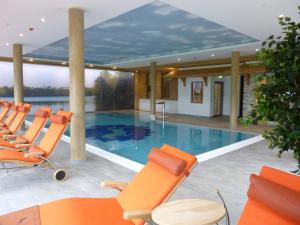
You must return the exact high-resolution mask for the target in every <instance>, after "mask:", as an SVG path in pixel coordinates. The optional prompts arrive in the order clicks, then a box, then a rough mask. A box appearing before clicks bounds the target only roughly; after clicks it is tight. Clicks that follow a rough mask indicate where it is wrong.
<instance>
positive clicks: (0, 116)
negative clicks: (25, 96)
mask: <svg viewBox="0 0 300 225" xmlns="http://www.w3.org/2000/svg"><path fill="white" fill-rule="evenodd" d="M2 102H3V106H2V111H1V113H0V121H3V119H4V118H5V116H6V114H7V113H8V111H9V109H10V107H11V105H12V104H11V103H10V102H6V101H2Z"/></svg>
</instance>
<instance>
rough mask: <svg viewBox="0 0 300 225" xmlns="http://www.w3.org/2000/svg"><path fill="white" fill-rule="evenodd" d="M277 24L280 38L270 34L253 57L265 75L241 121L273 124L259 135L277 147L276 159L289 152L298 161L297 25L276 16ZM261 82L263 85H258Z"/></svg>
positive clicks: (299, 48)
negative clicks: (269, 122) (265, 70)
mask: <svg viewBox="0 0 300 225" xmlns="http://www.w3.org/2000/svg"><path fill="white" fill-rule="evenodd" d="M298 9H299V11H300V6H299V7H298ZM278 23H279V25H280V26H281V28H282V33H283V35H281V36H278V37H274V35H270V36H269V37H268V38H267V40H265V41H264V42H263V43H262V49H261V50H260V52H258V54H257V57H258V59H259V61H260V62H262V63H263V64H264V65H265V66H266V68H267V71H268V72H267V73H265V74H262V75H260V76H258V77H257V82H258V83H257V85H256V86H255V87H254V89H253V94H254V96H255V97H256V99H257V102H256V105H255V106H254V107H253V111H252V112H251V113H250V114H249V116H248V117H247V118H246V119H244V120H243V121H242V122H243V123H244V124H251V123H252V124H253V123H257V122H258V121H259V120H271V121H274V122H276V125H275V126H274V127H273V128H272V129H271V130H268V131H266V132H265V133H264V134H263V136H264V137H265V138H266V139H267V140H268V142H269V146H270V148H278V149H279V150H278V156H281V154H282V153H283V152H285V151H289V150H292V151H294V156H295V158H296V159H297V160H298V161H299V162H300V23H297V22H294V21H292V19H291V18H290V17H279V18H278ZM262 80H265V81H266V83H265V84H260V81H262Z"/></svg>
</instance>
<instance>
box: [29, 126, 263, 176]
mask: <svg viewBox="0 0 300 225" xmlns="http://www.w3.org/2000/svg"><path fill="white" fill-rule="evenodd" d="M31 124H32V123H31V122H30V121H27V120H26V121H25V125H27V126H30V125H31ZM47 130H48V129H47V128H45V127H44V128H43V129H42V131H43V132H46V131H47ZM61 140H63V141H65V142H67V143H70V142H71V138H70V137H69V136H67V135H63V136H62V138H61ZM262 140H264V138H263V137H262V135H258V136H255V137H252V138H248V139H246V140H243V141H239V142H236V143H233V144H230V145H226V146H224V147H221V148H217V149H214V150H211V151H210V152H206V153H202V154H199V155H196V158H197V161H198V162H199V163H201V162H204V161H207V160H209V159H212V158H215V157H218V156H221V155H224V154H226V153H229V152H233V151H236V150H239V149H241V148H243V147H246V146H249V145H252V144H254V143H257V142H259V141H262ZM85 146H86V150H87V151H88V152H90V153H92V154H94V155H97V156H99V157H102V158H104V159H107V160H109V161H111V162H113V163H116V164H118V165H120V166H123V167H125V168H127V169H130V170H132V171H135V172H139V171H140V170H141V169H142V168H143V167H144V165H143V164H141V163H138V162H135V161H133V160H130V159H127V158H125V157H122V156H119V155H117V154H114V153H111V152H109V151H106V150H104V149H101V148H99V147H96V146H93V145H90V144H87V143H86V144H85Z"/></svg>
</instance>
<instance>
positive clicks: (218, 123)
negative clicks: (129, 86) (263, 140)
mask: <svg viewBox="0 0 300 225" xmlns="http://www.w3.org/2000/svg"><path fill="white" fill-rule="evenodd" d="M158 115H160V114H159V113H158ZM158 119H161V117H158ZM165 120H166V121H170V122H178V123H187V124H193V125H199V126H205V127H212V128H221V129H229V117H228V116H217V117H202V116H192V115H182V114H166V117H165ZM268 128H270V126H269V125H267V124H260V125H248V126H246V125H243V124H239V125H238V127H237V129H236V130H237V131H246V132H254V133H263V132H264V130H266V129H268Z"/></svg>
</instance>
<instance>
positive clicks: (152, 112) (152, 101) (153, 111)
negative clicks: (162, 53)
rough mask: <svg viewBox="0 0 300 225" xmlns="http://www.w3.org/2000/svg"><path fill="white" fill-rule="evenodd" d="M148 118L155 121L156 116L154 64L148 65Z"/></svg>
mask: <svg viewBox="0 0 300 225" xmlns="http://www.w3.org/2000/svg"><path fill="white" fill-rule="evenodd" d="M150 89H151V90H150V116H151V119H153V120H154V119H155V114H156V62H151V65H150Z"/></svg>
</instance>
